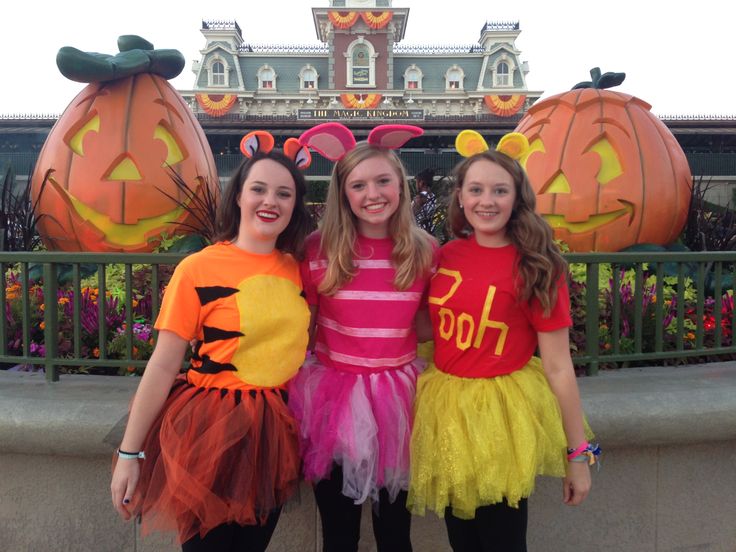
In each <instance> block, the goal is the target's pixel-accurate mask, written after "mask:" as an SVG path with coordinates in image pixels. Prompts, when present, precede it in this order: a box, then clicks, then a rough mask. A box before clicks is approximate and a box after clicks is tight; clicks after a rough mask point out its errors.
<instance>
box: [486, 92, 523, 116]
mask: <svg viewBox="0 0 736 552" xmlns="http://www.w3.org/2000/svg"><path fill="white" fill-rule="evenodd" d="M524 101H526V94H513V95H510V94H504V95H501V96H499V95H493V96H483V102H484V103H485V104H486V107H487V108H488V109H490V110H491V113H493V114H495V115H498V116H499V117H511V116H512V115H516V114H517V113H518V112H519V111H520V110H521V108H522V107H524Z"/></svg>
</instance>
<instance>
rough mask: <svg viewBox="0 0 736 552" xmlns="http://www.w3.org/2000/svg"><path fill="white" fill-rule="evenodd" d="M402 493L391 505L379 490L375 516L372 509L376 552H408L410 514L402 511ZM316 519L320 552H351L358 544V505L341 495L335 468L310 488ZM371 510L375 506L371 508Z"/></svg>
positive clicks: (359, 507)
mask: <svg viewBox="0 0 736 552" xmlns="http://www.w3.org/2000/svg"><path fill="white" fill-rule="evenodd" d="M406 495H407V493H406V491H401V492H400V493H399V494H398V496H397V497H396V500H395V501H394V502H390V501H389V497H388V492H387V491H386V489H381V491H380V493H379V496H378V498H379V500H378V515H376V510H375V507H374V509H373V535H374V536H375V538H376V546H377V549H378V552H411V549H412V548H411V540H410V536H409V532H410V529H411V514H410V513H409V511H408V510H407V509H406ZM314 496H315V498H316V500H317V507H318V508H319V513H320V517H321V519H322V542H323V550H324V552H355V551H357V550H358V541H359V540H360V518H361V513H362V510H363V508H362V505H356V504H354V502H353V499H351V498H348V497H346V496H345V495H344V494H342V469H341V468H340V467H339V466H335V467H334V468H333V470H332V473H331V474H330V478H329V479H323V480H322V481H320V482H319V483H317V485H315V487H314ZM374 506H375V505H374Z"/></svg>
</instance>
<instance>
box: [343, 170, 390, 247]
mask: <svg viewBox="0 0 736 552" xmlns="http://www.w3.org/2000/svg"><path fill="white" fill-rule="evenodd" d="M401 185H402V183H401V176H400V175H399V174H398V173H397V171H396V168H395V167H394V166H393V165H392V164H391V163H390V162H389V160H388V159H387V158H386V157H384V156H383V155H374V156H373V157H369V158H368V159H365V160H363V161H361V162H360V163H358V165H356V167H355V168H354V169H353V170H352V171H350V173H349V174H348V176H347V178H346V179H345V185H344V190H345V197H346V199H347V201H348V204H349V205H350V209H351V210H352V212H353V214H354V215H355V216H356V217H357V226H358V232H359V233H360V234H362V235H364V236H366V237H369V238H385V237H387V236H388V227H389V221H390V220H391V217H392V215H393V214H394V213H395V212H396V210H397V209H398V208H399V203H400V199H401Z"/></svg>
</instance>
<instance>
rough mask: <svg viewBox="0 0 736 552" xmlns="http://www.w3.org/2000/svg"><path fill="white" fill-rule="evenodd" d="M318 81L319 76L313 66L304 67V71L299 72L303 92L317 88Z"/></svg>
mask: <svg viewBox="0 0 736 552" xmlns="http://www.w3.org/2000/svg"><path fill="white" fill-rule="evenodd" d="M318 79H319V75H318V74H317V70H316V69H315V68H314V67H312V66H311V65H307V66H305V67H302V70H301V71H300V72H299V87H300V88H301V89H302V90H314V89H316V88H317V80H318Z"/></svg>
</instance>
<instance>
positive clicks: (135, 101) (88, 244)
mask: <svg viewBox="0 0 736 552" xmlns="http://www.w3.org/2000/svg"><path fill="white" fill-rule="evenodd" d="M168 167H171V168H172V169H173V170H175V171H176V172H177V173H178V174H179V175H180V176H181V178H182V179H183V180H184V182H186V183H187V185H188V186H189V187H190V188H191V189H192V190H200V189H201V188H200V187H201V186H203V183H204V182H205V181H206V182H207V184H208V185H209V186H210V187H211V191H212V192H213V193H214V194H215V195H217V194H218V193H219V186H218V179H217V172H216V169H215V163H214V159H213V158H212V153H211V151H210V149H209V146H208V144H207V140H206V138H205V135H204V132H203V131H202V129H201V127H200V126H199V123H197V121H196V119H195V118H194V116H193V115H192V113H191V111H190V110H189V108H188V107H187V105H186V103H185V102H184V100H183V98H182V97H181V96H180V95H179V94H178V93H177V92H176V91H175V90H174V89H173V88H172V87H171V85H170V84H169V83H168V82H167V81H166V80H165V79H164V78H162V77H160V76H158V75H154V74H151V73H140V74H137V75H134V76H131V77H127V78H123V79H118V80H114V81H110V82H105V83H92V84H90V85H88V86H87V87H86V88H85V89H84V90H82V92H80V93H79V95H77V97H76V98H75V99H74V100H73V101H72V103H71V104H70V105H69V107H68V108H67V109H66V111H65V112H64V114H63V115H62V116H61V117H60V118H59V120H58V121H57V123H56V125H54V128H53V129H52V130H51V133H50V134H49V137H48V139H47V140H46V143H45V144H44V147H43V150H42V151H41V154H40V156H39V159H38V162H37V166H36V170H35V173H34V180H33V184H32V194H33V198H34V199H33V200H34V202H38V203H37V207H36V216H37V218H38V225H37V226H38V230H39V234H40V235H41V237H42V239H43V241H44V243H45V244H46V246H47V247H48V248H49V249H56V250H63V251H150V250H151V249H152V248H153V247H154V246H155V245H156V242H157V240H156V239H155V238H156V237H157V236H160V235H161V233H163V232H167V233H168V234H173V233H182V232H183V231H187V228H188V227H189V225H192V226H194V225H196V222H195V221H194V220H193V217H192V216H191V214H190V213H188V212H187V210H186V209H184V208H183V207H182V206H181V204H180V202H185V201H186V197H185V194H184V193H182V191H181V190H180V189H179V188H178V187H177V185H176V184H175V182H174V181H173V179H172V176H171V173H170V171H169V169H168ZM49 170H51V172H50V173H49V176H48V179H47V181H46V183H45V184H44V183H43V178H44V176H45V175H46V173H47V172H48V171H49ZM182 224H183V225H184V226H182ZM188 231H191V229H189V230H188Z"/></svg>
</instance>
